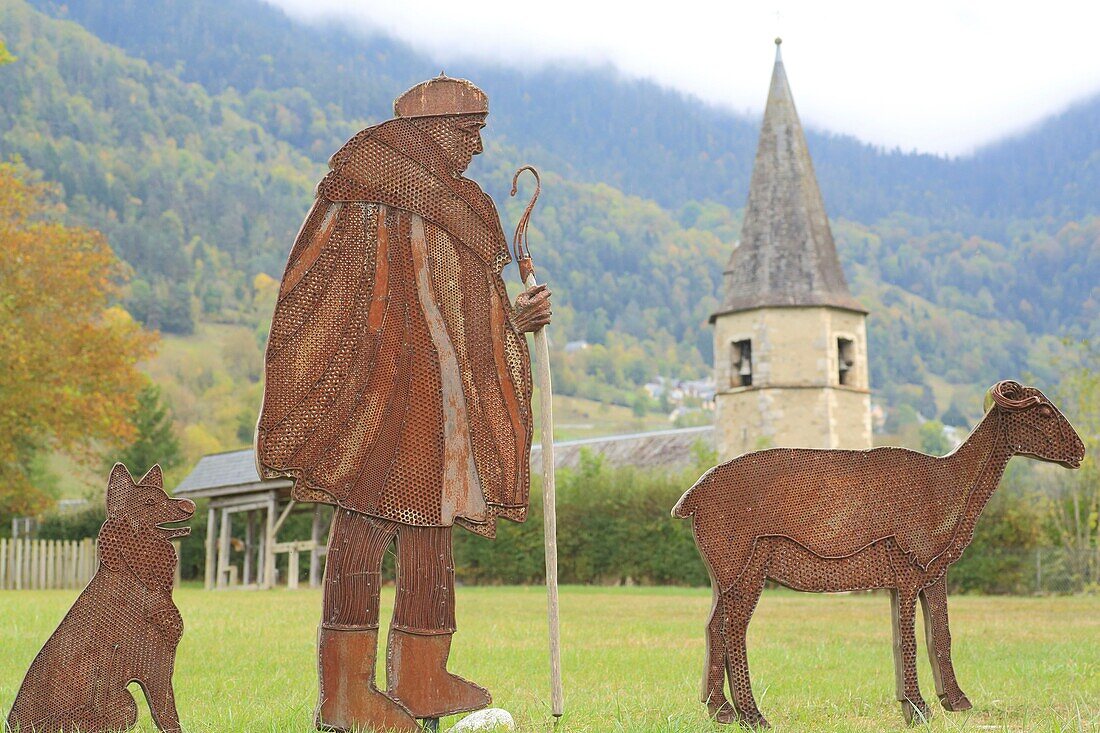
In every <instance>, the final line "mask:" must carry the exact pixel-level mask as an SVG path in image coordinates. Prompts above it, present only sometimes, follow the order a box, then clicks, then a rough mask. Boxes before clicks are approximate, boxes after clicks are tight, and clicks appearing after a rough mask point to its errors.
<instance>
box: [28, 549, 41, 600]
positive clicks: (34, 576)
mask: <svg viewBox="0 0 1100 733" xmlns="http://www.w3.org/2000/svg"><path fill="white" fill-rule="evenodd" d="M28 542H30V543H31V567H30V571H31V572H30V578H31V588H32V589H34V590H38V589H39V588H41V587H42V583H41V582H40V581H39V577H38V572H39V570H41V565H39V562H38V556H39V554H40V552H41V549H42V543H40V542H36V541H35V540H28Z"/></svg>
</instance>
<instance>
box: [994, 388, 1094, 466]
mask: <svg viewBox="0 0 1100 733" xmlns="http://www.w3.org/2000/svg"><path fill="white" fill-rule="evenodd" d="M985 405H986V410H989V409H990V408H991V407H995V409H998V410H1000V411H1001V413H1002V414H1003V416H1004V426H1005V437H1006V438H1007V440H1008V444H1009V446H1010V447H1011V448H1012V452H1013V453H1017V454H1019V455H1024V456H1029V457H1031V458H1037V459H1039V460H1040V461H1050V462H1051V463H1060V464H1062V465H1063V466H1065V467H1067V468H1078V467H1079V466H1080V465H1081V460H1082V459H1083V458H1084V457H1085V444H1084V443H1083V442H1081V436H1079V435H1078V434H1077V431H1076V430H1074V429H1073V426H1072V425H1070V424H1069V420H1067V419H1066V417H1065V415H1063V414H1062V413H1061V412H1060V411H1059V410H1058V408H1057V407H1055V406H1054V403H1052V402H1051V401H1050V400H1048V399H1047V398H1046V396H1045V395H1044V394H1043V393H1042V392H1040V391H1039V390H1037V389H1035V388H1034V387H1025V386H1023V385H1022V384H1020V383H1019V382H1013V381H1011V380H1005V381H1003V382H997V384H995V385H993V386H992V387H990V388H989V392H988V394H987V395H986V398H985Z"/></svg>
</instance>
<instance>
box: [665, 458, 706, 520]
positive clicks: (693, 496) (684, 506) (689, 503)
mask: <svg viewBox="0 0 1100 733" xmlns="http://www.w3.org/2000/svg"><path fill="white" fill-rule="evenodd" d="M712 473H714V469H713V468H712V469H710V470H709V471H707V472H706V473H704V474H703V475H702V476H700V477H699V480H698V481H696V482H695V483H694V484H693V485H692V487H691V488H690V489H688V490H687V491H685V492H684V495H683V496H681V497H680V500H679V501H678V502H676V506H674V507H672V516H673V517H675V518H676V519H687V518H688V517H690V516H692V515H693V514H695V510H696V509H697V508H698V506H699V494H700V493H701V490H702V489H703V487H705V486H706V485H707V484H708V483H709V481H708V480H707V479H709V478H710V475H711V474H712ZM697 489H698V491H697Z"/></svg>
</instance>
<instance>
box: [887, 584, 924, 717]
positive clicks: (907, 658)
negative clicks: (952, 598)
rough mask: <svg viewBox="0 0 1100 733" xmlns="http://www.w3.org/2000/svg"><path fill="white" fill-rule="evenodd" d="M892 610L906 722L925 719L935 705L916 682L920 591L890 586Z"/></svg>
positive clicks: (899, 694)
mask: <svg viewBox="0 0 1100 733" xmlns="http://www.w3.org/2000/svg"><path fill="white" fill-rule="evenodd" d="M890 611H891V615H892V617H893V628H894V681H895V686H896V689H897V699H898V701H899V702H901V712H902V715H904V716H905V722H906V723H909V724H912V723H924V722H927V721H928V720H930V719H931V717H932V709H931V708H929V707H928V704H927V703H926V702H925V701H924V698H922V697H921V694H920V685H919V684H918V683H917V635H916V630H915V629H914V626H915V625H916V615H917V594H916V593H915V592H911V591H909V590H901V589H894V588H892V589H891V590H890Z"/></svg>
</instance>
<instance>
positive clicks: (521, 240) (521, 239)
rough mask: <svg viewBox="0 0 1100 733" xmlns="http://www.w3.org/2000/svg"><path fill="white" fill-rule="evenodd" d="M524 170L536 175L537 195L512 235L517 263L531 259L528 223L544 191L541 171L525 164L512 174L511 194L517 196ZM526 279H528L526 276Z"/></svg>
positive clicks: (529, 203)
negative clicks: (528, 245) (540, 175)
mask: <svg viewBox="0 0 1100 733" xmlns="http://www.w3.org/2000/svg"><path fill="white" fill-rule="evenodd" d="M524 171H531V175H533V176H534V177H535V195H534V196H532V197H531V201H530V202H528V204H527V208H526V209H524V210H523V216H521V217H520V218H519V223H518V224H516V233H515V234H514V235H512V254H513V255H514V256H515V258H516V263H517V264H518V263H522V262H524V261H530V259H531V250H530V249H529V248H528V247H527V225H528V224H529V223H530V221H531V212H532V211H533V210H534V208H535V202H536V201H538V200H539V193H541V192H542V179H541V178H540V177H539V172H538V171H537V170H536V169H535V167H534V166H531V165H525V166H523V167H522V168H520V169H519V170H518V171H516V174H515V175H514V176H512V193H511V195H512V196H515V195H516V191H518V190H519V175H520V173H523V172H524ZM525 274H526V273H525ZM524 279H525V280H526V277H524Z"/></svg>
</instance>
